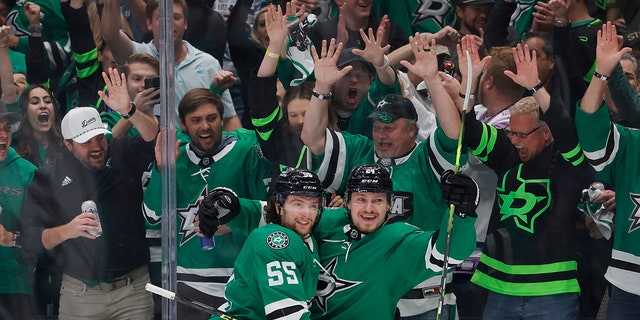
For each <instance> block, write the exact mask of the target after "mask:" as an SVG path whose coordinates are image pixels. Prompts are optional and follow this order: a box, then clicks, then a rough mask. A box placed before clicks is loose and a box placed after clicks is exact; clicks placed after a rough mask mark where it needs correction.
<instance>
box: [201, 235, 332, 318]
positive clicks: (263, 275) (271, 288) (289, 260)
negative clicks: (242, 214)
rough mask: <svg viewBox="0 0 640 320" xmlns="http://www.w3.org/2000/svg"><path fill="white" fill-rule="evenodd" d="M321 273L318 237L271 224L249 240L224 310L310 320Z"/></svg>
mask: <svg viewBox="0 0 640 320" xmlns="http://www.w3.org/2000/svg"><path fill="white" fill-rule="evenodd" d="M319 272H320V266H319V262H318V252H317V249H316V243H315V241H314V240H313V237H307V238H306V239H302V238H301V237H300V236H299V235H298V234H297V233H295V232H294V231H293V230H291V229H289V228H286V227H283V226H280V225H278V224H272V223H271V224H268V225H266V226H263V227H261V228H258V229H256V230H254V231H253V232H251V234H250V235H249V238H248V239H247V241H246V242H245V245H244V247H243V248H242V251H241V252H240V255H239V256H238V259H237V260H236V263H235V269H234V271H233V275H232V276H231V278H230V279H229V283H227V287H226V290H225V298H226V299H227V303H226V304H225V305H223V307H222V308H221V309H224V312H225V313H227V314H229V315H231V316H233V317H237V318H239V319H255V320H259V319H309V318H310V312H309V304H310V303H311V300H312V298H313V296H314V294H315V291H316V284H317V282H318V274H319ZM212 319H221V318H217V317H215V316H214V317H212Z"/></svg>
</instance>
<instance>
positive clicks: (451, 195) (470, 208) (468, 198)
mask: <svg viewBox="0 0 640 320" xmlns="http://www.w3.org/2000/svg"><path fill="white" fill-rule="evenodd" d="M440 180H441V188H442V199H443V200H444V202H446V203H448V204H452V205H454V206H455V207H456V208H455V212H456V214H457V215H458V216H460V218H464V217H466V216H470V217H477V216H478V215H477V214H476V208H477V207H478V202H479V201H480V193H479V192H478V184H476V182H475V181H474V180H473V179H471V177H469V176H468V175H466V174H462V173H457V174H456V173H453V171H451V170H447V171H445V172H444V173H443V174H442V178H441V179H440Z"/></svg>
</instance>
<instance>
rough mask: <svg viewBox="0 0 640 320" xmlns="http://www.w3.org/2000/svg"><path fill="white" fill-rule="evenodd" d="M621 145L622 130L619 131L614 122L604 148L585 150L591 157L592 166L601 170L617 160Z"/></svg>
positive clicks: (588, 157)
mask: <svg viewBox="0 0 640 320" xmlns="http://www.w3.org/2000/svg"><path fill="white" fill-rule="evenodd" d="M619 146H620V132H618V128H617V127H616V126H615V125H614V124H613V123H612V124H611V128H610V130H609V137H608V138H607V143H606V144H605V146H604V148H603V149H600V150H596V151H592V152H588V151H585V152H584V154H585V155H586V156H587V159H589V163H590V164H591V166H593V168H594V169H595V170H596V171H598V172H600V171H602V170H603V169H604V168H605V167H606V166H608V165H609V164H611V163H612V162H613V160H615V158H616V155H617V154H618V150H619Z"/></svg>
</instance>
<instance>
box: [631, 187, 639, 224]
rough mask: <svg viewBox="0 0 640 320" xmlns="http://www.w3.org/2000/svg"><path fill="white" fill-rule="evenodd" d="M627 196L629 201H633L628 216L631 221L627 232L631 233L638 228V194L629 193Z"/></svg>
mask: <svg viewBox="0 0 640 320" xmlns="http://www.w3.org/2000/svg"><path fill="white" fill-rule="evenodd" d="M629 197H630V198H631V202H633V205H634V207H633V211H632V212H631V216H630V217H629V220H630V221H631V225H630V226H629V233H631V232H634V231H636V230H638V229H640V194H637V193H629Z"/></svg>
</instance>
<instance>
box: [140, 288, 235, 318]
mask: <svg viewBox="0 0 640 320" xmlns="http://www.w3.org/2000/svg"><path fill="white" fill-rule="evenodd" d="M144 289H145V290H147V291H149V292H151V293H155V294H157V295H159V296H161V297H164V298H167V299H169V300H175V301H176V302H180V303H182V304H184V305H186V306H189V307H191V308H194V309H197V310H200V311H203V312H206V313H209V314H215V315H216V316H219V317H221V318H223V319H228V320H237V319H236V318H234V317H231V316H229V315H228V314H225V313H222V312H220V311H219V310H217V309H215V308H214V307H212V306H210V305H208V304H205V303H202V302H200V301H196V300H192V299H189V298H185V297H181V296H179V295H177V294H175V292H171V291H169V290H166V289H163V288H160V287H158V286H155V285H152V284H151V283H147V284H146V285H145V286H144Z"/></svg>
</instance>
